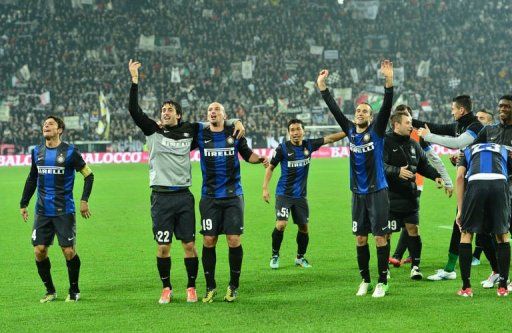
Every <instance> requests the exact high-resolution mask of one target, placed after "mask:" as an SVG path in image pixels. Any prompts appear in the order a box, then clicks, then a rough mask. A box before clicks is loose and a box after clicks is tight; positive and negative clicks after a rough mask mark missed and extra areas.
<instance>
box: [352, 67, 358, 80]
mask: <svg viewBox="0 0 512 333" xmlns="http://www.w3.org/2000/svg"><path fill="white" fill-rule="evenodd" d="M350 76H351V77H352V81H353V82H354V83H359V75H358V74H357V68H351V69H350Z"/></svg>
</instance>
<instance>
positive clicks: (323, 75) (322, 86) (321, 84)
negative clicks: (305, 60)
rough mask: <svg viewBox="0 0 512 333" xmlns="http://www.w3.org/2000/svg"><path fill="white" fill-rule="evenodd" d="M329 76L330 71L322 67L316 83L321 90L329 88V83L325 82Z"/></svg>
mask: <svg viewBox="0 0 512 333" xmlns="http://www.w3.org/2000/svg"><path fill="white" fill-rule="evenodd" d="M328 76H329V71H328V70H327V69H322V70H321V71H320V73H318V78H317V79H316V85H317V86H318V89H320V91H324V90H325V89H327V85H326V84H325V80H326V79H327V77H328Z"/></svg>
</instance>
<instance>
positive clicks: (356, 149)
mask: <svg viewBox="0 0 512 333" xmlns="http://www.w3.org/2000/svg"><path fill="white" fill-rule="evenodd" d="M374 149H375V146H374V145H373V142H368V143H366V144H364V145H360V146H356V145H355V144H353V143H350V151H351V152H354V153H366V152H369V151H372V150H374Z"/></svg>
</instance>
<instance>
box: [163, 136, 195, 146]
mask: <svg viewBox="0 0 512 333" xmlns="http://www.w3.org/2000/svg"><path fill="white" fill-rule="evenodd" d="M191 142H192V139H181V140H174V139H169V138H166V137H163V138H162V145H164V146H166V147H169V148H187V147H190V143H191Z"/></svg>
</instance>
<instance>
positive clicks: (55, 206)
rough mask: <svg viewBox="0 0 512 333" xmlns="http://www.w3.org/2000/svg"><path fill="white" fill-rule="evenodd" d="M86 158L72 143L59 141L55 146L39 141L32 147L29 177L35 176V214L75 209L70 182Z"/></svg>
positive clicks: (57, 213)
mask: <svg viewBox="0 0 512 333" xmlns="http://www.w3.org/2000/svg"><path fill="white" fill-rule="evenodd" d="M85 165H86V164H85V161H84V160H83V158H82V155H80V153H79V152H78V150H77V149H76V148H75V146H74V145H72V144H68V143H66V142H62V143H61V144H60V145H59V146H57V147H55V148H48V147H46V145H44V144H43V145H39V146H37V147H35V148H34V150H33V151H32V169H31V171H30V175H29V177H37V203H36V210H35V211H36V214H38V215H44V216H58V215H64V214H70V213H74V212H75V202H74V200H73V185H74V182H75V171H80V170H82V169H83V168H84V167H85Z"/></svg>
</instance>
